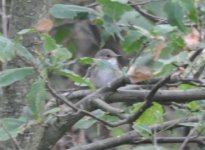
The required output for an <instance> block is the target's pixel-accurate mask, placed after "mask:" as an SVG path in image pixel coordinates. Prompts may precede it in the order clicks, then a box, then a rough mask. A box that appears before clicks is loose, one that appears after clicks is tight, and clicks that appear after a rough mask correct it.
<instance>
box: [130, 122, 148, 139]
mask: <svg viewBox="0 0 205 150" xmlns="http://www.w3.org/2000/svg"><path fill="white" fill-rule="evenodd" d="M133 129H134V130H135V131H136V132H137V133H139V134H140V135H141V136H143V137H144V138H149V137H150V136H151V135H152V131H151V129H150V128H149V127H148V126H146V125H133Z"/></svg>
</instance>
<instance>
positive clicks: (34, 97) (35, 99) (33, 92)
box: [26, 79, 47, 121]
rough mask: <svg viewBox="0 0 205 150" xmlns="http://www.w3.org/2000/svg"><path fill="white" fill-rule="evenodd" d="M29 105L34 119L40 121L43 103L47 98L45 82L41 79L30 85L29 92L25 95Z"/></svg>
mask: <svg viewBox="0 0 205 150" xmlns="http://www.w3.org/2000/svg"><path fill="white" fill-rule="evenodd" d="M26 99H27V101H28V104H29V107H30V109H31V111H32V113H33V117H34V119H36V120H38V121H41V119H42V117H43V111H44V103H45V100H46V99H47V94H46V89H45V82H44V81H43V80H41V79H39V80H37V81H35V82H34V83H33V84H32V85H31V89H30V91H29V93H28V94H27V95H26Z"/></svg>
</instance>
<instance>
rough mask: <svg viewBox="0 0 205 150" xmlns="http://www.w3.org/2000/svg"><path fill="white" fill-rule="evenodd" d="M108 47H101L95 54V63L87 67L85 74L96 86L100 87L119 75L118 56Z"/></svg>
mask: <svg viewBox="0 0 205 150" xmlns="http://www.w3.org/2000/svg"><path fill="white" fill-rule="evenodd" d="M119 56H120V55H118V54H116V53H115V52H114V51H112V50H110V49H102V50H100V51H98V52H97V53H96V55H95V60H96V61H95V63H94V64H93V65H92V66H91V67H89V68H88V71H87V75H86V76H89V77H90V81H91V82H92V84H93V85H94V86H95V87H96V88H102V87H104V86H106V85H108V84H109V83H110V82H111V81H113V80H114V79H116V78H118V77H120V76H121V71H120V67H119V63H118V59H117V58H118V57H119Z"/></svg>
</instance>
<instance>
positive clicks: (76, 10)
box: [49, 4, 99, 19]
mask: <svg viewBox="0 0 205 150" xmlns="http://www.w3.org/2000/svg"><path fill="white" fill-rule="evenodd" d="M49 12H50V14H51V15H53V16H54V17H55V18H59V19H75V18H77V17H80V16H81V17H82V16H84V18H85V17H88V16H89V15H90V16H91V15H92V16H98V15H99V14H98V12H96V11H95V10H93V9H91V8H87V7H83V6H77V5H64V4H56V5H54V6H53V7H52V8H50V10H49Z"/></svg>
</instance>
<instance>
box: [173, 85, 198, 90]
mask: <svg viewBox="0 0 205 150" xmlns="http://www.w3.org/2000/svg"><path fill="white" fill-rule="evenodd" d="M177 88H178V89H180V90H189V89H195V88H196V86H194V85H190V84H180V85H179V86H178V87H177Z"/></svg>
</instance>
